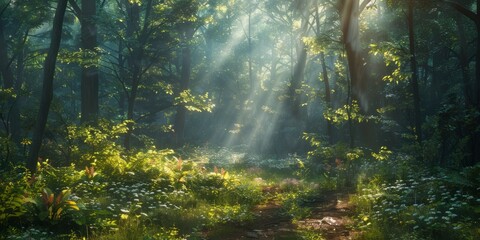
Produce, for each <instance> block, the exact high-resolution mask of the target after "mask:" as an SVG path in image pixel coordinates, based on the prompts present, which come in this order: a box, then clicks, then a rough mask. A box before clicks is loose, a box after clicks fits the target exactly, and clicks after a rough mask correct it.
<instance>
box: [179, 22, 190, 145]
mask: <svg viewBox="0 0 480 240" xmlns="http://www.w3.org/2000/svg"><path fill="white" fill-rule="evenodd" d="M193 34H194V28H193V26H192V25H191V24H187V26H185V30H184V33H183V35H184V44H185V46H184V47H183V49H182V72H181V77H180V88H179V91H178V94H180V93H181V92H183V91H185V90H187V89H188V86H189V84H190V75H191V71H192V66H191V65H192V59H191V58H192V56H191V48H190V41H191V39H192V37H193ZM186 116H187V109H186V108H185V106H184V105H183V104H179V105H178V106H177V114H176V115H175V125H174V126H175V128H174V130H175V145H176V146H182V145H183V144H184V143H185V120H186Z"/></svg>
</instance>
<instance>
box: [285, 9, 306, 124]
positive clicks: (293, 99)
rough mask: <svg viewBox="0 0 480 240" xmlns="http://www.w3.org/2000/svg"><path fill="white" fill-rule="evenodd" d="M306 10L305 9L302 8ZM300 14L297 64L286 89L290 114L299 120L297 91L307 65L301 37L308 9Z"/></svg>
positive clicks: (299, 100)
mask: <svg viewBox="0 0 480 240" xmlns="http://www.w3.org/2000/svg"><path fill="white" fill-rule="evenodd" d="M304 8H306V7H304ZM300 10H301V12H302V15H303V17H302V28H301V29H302V30H301V31H302V32H301V34H300V36H299V39H298V41H299V42H298V48H297V62H296V64H295V67H294V69H293V75H292V78H291V80H290V86H289V88H288V97H289V98H290V99H289V100H290V101H289V103H288V104H289V106H290V113H291V114H292V116H293V117H294V118H295V119H297V120H300V119H301V118H302V116H301V115H302V114H301V111H300V107H301V106H300V105H301V95H300V94H298V93H297V90H300V89H301V87H302V82H303V81H304V78H305V66H306V64H307V47H306V46H305V43H304V42H303V36H305V34H306V33H307V30H308V17H309V16H308V9H300Z"/></svg>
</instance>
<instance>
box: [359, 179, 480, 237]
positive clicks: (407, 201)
mask: <svg viewBox="0 0 480 240" xmlns="http://www.w3.org/2000/svg"><path fill="white" fill-rule="evenodd" d="M454 176H455V175H453V176H452V175H450V174H445V173H440V174H433V173H431V172H411V175H410V176H409V177H407V178H406V179H405V180H402V179H399V180H397V181H395V182H393V183H385V182H384V181H379V180H378V178H376V180H373V181H371V182H370V184H369V185H368V186H366V187H365V188H363V189H361V190H359V194H358V196H357V197H356V198H355V199H354V201H353V202H354V203H355V204H356V205H357V211H358V212H359V215H358V224H359V228H360V229H363V230H364V231H366V233H367V234H366V235H365V238H366V239H372V238H374V237H373V236H372V234H373V233H375V234H376V236H377V237H380V238H385V239H390V238H392V237H393V236H395V237H396V238H401V239H407V238H408V237H407V235H406V233H407V232H411V234H413V235H415V236H416V238H417V239H475V238H478V237H479V235H478V232H477V233H475V230H474V229H475V227H474V226H473V225H472V224H475V221H476V220H474V219H478V218H479V216H480V215H479V214H480V211H479V210H478V209H480V200H479V195H478V190H473V189H474V188H475V187H473V188H472V187H470V188H469V189H470V190H469V189H468V188H464V187H463V186H464V185H465V182H468V181H466V179H465V180H454V181H452V180H451V179H461V178H460V177H458V176H457V177H454ZM459 182H460V183H459ZM476 187H477V188H478V185H477V186H476ZM472 190H473V191H472ZM413 235H412V236H413ZM410 237H411V236H410Z"/></svg>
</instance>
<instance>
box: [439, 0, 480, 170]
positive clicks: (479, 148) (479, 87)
mask: <svg viewBox="0 0 480 240" xmlns="http://www.w3.org/2000/svg"><path fill="white" fill-rule="evenodd" d="M446 2H447V3H448V4H450V5H451V6H452V7H453V8H454V9H455V10H457V11H458V12H459V13H461V14H462V15H464V16H465V17H467V18H468V19H470V20H471V21H473V23H474V24H475V27H476V31H477V32H476V33H477V39H476V54H475V56H476V60H475V82H474V84H472V89H473V92H474V95H473V99H474V101H473V102H474V103H475V108H476V110H477V112H480V12H479V11H480V10H479V7H478V6H480V0H476V6H477V13H474V12H473V11H472V10H470V9H468V8H466V7H464V6H462V5H460V4H459V3H457V2H453V1H446ZM478 162H480V132H479V130H476V132H474V133H473V136H472V156H471V161H470V164H471V165H473V164H475V163H478Z"/></svg>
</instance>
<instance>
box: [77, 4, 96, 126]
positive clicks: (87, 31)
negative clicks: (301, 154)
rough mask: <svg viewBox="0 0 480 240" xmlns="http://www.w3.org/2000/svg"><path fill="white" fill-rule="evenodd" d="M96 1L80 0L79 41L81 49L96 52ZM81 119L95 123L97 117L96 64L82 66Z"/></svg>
mask: <svg viewBox="0 0 480 240" xmlns="http://www.w3.org/2000/svg"><path fill="white" fill-rule="evenodd" d="M95 16H96V1H94V0H82V10H81V43H80V45H81V46H82V48H83V50H87V51H91V52H96V49H95V48H96V47H97V27H96V24H95ZM81 113H82V114H81V121H82V122H84V123H85V122H91V123H95V122H96V121H97V118H98V66H97V63H96V62H95V63H93V65H89V66H82V81H81Z"/></svg>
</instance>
